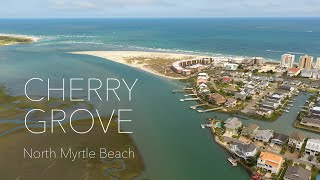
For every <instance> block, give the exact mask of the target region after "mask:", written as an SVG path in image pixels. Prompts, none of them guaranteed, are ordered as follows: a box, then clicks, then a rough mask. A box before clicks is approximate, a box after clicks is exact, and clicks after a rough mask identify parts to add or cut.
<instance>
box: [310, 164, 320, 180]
mask: <svg viewBox="0 0 320 180" xmlns="http://www.w3.org/2000/svg"><path fill="white" fill-rule="evenodd" d="M318 174H319V169H318V168H317V167H316V166H314V165H312V168H311V180H315V179H316V177H317V175H318Z"/></svg>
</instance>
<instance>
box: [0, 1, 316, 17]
mask: <svg viewBox="0 0 320 180" xmlns="http://www.w3.org/2000/svg"><path fill="white" fill-rule="evenodd" d="M17 4H19V6H17ZM319 7H320V0H303V1H302V0H28V1H20V0H10V1H4V2H1V6H0V17H58V18H59V17H75V18H76V17H186V16H187V17H200V16H207V17H220V16H235V17H237V16H320V11H319V10H318V9H319Z"/></svg>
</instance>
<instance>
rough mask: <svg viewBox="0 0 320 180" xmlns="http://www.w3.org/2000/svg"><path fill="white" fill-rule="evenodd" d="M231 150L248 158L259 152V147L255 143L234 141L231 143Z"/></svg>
mask: <svg viewBox="0 0 320 180" xmlns="http://www.w3.org/2000/svg"><path fill="white" fill-rule="evenodd" d="M230 147H231V148H230V149H231V151H232V152H233V153H234V154H235V155H237V156H238V157H240V158H243V159H247V158H248V157H253V156H255V155H256V154H257V147H256V146H255V145H254V144H253V143H250V144H243V143H238V142H234V143H232V144H231V145H230Z"/></svg>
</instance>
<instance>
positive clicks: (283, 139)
mask: <svg viewBox="0 0 320 180" xmlns="http://www.w3.org/2000/svg"><path fill="white" fill-rule="evenodd" d="M288 140H289V136H287V135H284V134H281V133H276V132H275V133H273V137H272V138H271V143H273V144H277V145H279V146H282V145H284V144H285V143H287V142H288Z"/></svg>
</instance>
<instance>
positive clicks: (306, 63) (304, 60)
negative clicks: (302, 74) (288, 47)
mask: <svg viewBox="0 0 320 180" xmlns="http://www.w3.org/2000/svg"><path fill="white" fill-rule="evenodd" d="M312 62H313V57H312V56H308V55H304V56H301V57H300V61H299V68H304V69H311V68H312Z"/></svg>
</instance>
